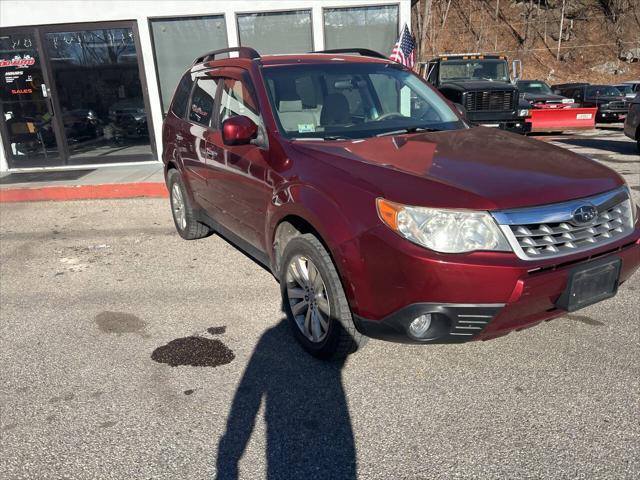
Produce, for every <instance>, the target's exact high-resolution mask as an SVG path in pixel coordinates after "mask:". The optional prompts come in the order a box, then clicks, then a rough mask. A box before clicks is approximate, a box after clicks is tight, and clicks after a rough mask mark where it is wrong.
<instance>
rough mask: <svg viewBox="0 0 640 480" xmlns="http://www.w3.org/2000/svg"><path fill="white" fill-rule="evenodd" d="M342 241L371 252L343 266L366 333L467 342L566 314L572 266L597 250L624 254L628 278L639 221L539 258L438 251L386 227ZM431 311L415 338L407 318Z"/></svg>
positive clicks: (637, 262)
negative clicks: (428, 323) (609, 237)
mask: <svg viewBox="0 0 640 480" xmlns="http://www.w3.org/2000/svg"><path fill="white" fill-rule="evenodd" d="M398 242H402V243H401V244H398ZM407 244H408V245H407ZM344 247H345V248H346V249H347V250H349V249H351V248H357V249H359V252H358V258H363V259H366V261H365V262H362V263H361V264H360V265H359V266H358V267H356V266H345V267H346V268H347V269H348V270H350V271H348V272H346V274H347V275H349V276H350V282H349V283H348V284H347V285H348V288H347V290H349V292H350V293H351V295H350V303H351V305H352V310H353V313H354V322H355V324H356V328H357V329H358V330H359V331H360V332H361V333H362V334H364V335H367V336H370V337H373V338H379V339H384V340H388V341H395V342H402V343H461V342H466V341H469V340H488V339H491V338H495V337H499V336H502V335H505V334H507V333H509V332H510V331H512V330H520V329H523V328H528V327H531V326H533V325H535V324H537V323H540V322H542V321H545V320H551V319H553V318H556V317H559V316H562V315H564V314H566V313H567V312H566V311H565V310H562V309H560V308H558V307H557V306H556V302H557V300H558V298H559V297H560V295H561V294H562V293H563V292H564V290H565V288H566V286H567V281H568V279H569V275H570V273H571V271H572V269H573V268H575V267H576V266H578V265H582V264H585V263H587V262H590V261H593V260H595V259H596V258H598V259H600V258H607V257H611V258H613V257H618V258H621V259H622V268H621V271H620V280H619V283H620V284H622V283H623V282H624V281H626V280H627V279H628V278H629V277H630V276H631V275H632V274H633V273H634V272H635V271H636V270H637V269H638V267H639V266H640V226H638V224H636V229H635V230H634V231H633V232H632V233H631V234H630V235H628V236H626V237H625V238H622V239H620V241H618V242H616V243H613V244H609V245H604V246H602V247H601V248H598V249H594V250H591V251H588V252H585V253H583V254H582V255H573V256H566V257H561V258H554V259H548V260H545V261H535V262H533V261H526V260H521V259H518V258H517V257H516V256H515V255H514V254H513V253H502V252H474V253H470V254H461V255H444V254H437V253H435V252H430V251H428V250H426V249H424V248H421V247H418V246H416V245H413V244H409V242H407V241H406V240H404V239H402V238H400V237H399V236H397V235H396V234H395V233H393V232H391V231H390V230H389V229H386V227H384V228H382V229H374V230H372V231H370V232H368V233H367V234H366V235H364V236H363V237H362V238H361V239H359V241H358V242H357V245H356V244H351V245H345V246H344ZM354 253H355V252H354ZM343 258H344V257H343ZM356 269H357V271H354V270H356ZM356 292H357V293H356ZM425 313H432V314H435V315H434V316H433V317H432V318H433V322H432V325H433V327H432V329H430V330H429V335H428V336H427V338H425V339H416V338H414V337H412V336H411V335H410V334H409V331H408V326H409V324H410V322H411V321H412V320H413V319H415V318H416V317H418V316H420V315H422V314H425ZM470 320H473V321H476V322H479V323H470V322H469V321H470ZM480 322H482V323H480ZM461 327H481V328H461ZM460 333H465V335H460Z"/></svg>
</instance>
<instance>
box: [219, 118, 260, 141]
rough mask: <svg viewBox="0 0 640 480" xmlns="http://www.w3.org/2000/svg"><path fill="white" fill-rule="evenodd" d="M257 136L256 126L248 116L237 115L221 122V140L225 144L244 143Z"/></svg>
mask: <svg viewBox="0 0 640 480" xmlns="http://www.w3.org/2000/svg"><path fill="white" fill-rule="evenodd" d="M257 136H258V126H257V125H256V124H255V123H254V121H253V120H251V119H250V118H249V117H246V116H244V115H238V116H237V117H231V118H227V119H226V120H225V121H224V122H222V141H223V142H224V144H225V145H246V144H247V143H251V140H253V139H254V138H256V137H257Z"/></svg>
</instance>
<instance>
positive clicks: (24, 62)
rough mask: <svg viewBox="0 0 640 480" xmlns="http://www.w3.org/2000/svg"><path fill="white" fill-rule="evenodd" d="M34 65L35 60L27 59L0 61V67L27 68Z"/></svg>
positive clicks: (18, 58)
mask: <svg viewBox="0 0 640 480" xmlns="http://www.w3.org/2000/svg"><path fill="white" fill-rule="evenodd" d="M35 63H36V59H35V58H32V57H29V58H20V57H16V58H12V59H11V60H5V59H4V58H2V59H0V67H29V66H31V65H34V64H35Z"/></svg>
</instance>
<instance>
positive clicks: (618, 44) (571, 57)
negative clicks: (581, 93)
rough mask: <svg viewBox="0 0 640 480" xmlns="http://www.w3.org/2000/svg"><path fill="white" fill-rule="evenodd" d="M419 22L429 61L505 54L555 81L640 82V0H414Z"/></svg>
mask: <svg viewBox="0 0 640 480" xmlns="http://www.w3.org/2000/svg"><path fill="white" fill-rule="evenodd" d="M412 23H413V25H412V30H413V32H414V34H415V36H416V40H417V42H418V45H419V51H418V58H419V59H420V60H422V61H424V60H427V59H429V58H431V57H432V56H434V55H439V54H444V53H462V52H482V53H498V54H504V55H506V56H507V57H508V58H509V59H516V58H519V59H520V60H522V65H523V78H529V79H543V80H546V81H548V82H549V83H560V82H568V81H586V82H590V83H596V82H605V83H615V82H621V81H624V80H640V0H414V2H412Z"/></svg>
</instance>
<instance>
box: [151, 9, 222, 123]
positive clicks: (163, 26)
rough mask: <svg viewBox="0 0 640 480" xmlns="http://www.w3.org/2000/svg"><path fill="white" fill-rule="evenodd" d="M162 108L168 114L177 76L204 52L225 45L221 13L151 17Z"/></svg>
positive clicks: (176, 83) (178, 77) (177, 79)
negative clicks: (196, 15)
mask: <svg viewBox="0 0 640 480" xmlns="http://www.w3.org/2000/svg"><path fill="white" fill-rule="evenodd" d="M150 24H151V36H152V39H153V47H154V56H155V62H156V70H157V72H158V82H159V84H160V96H161V98H162V110H163V112H164V113H167V111H168V110H169V104H170V103H171V97H172V95H173V92H174V90H175V88H176V85H178V81H179V80H180V77H181V76H182V74H183V73H184V72H185V70H186V69H187V68H189V66H190V65H191V63H192V62H193V59H194V58H196V57H198V56H199V55H202V54H203V53H206V52H210V51H211V50H217V49H220V48H227V47H228V45H229V44H228V42H227V27H226V23H225V19H224V15H214V16H206V17H181V18H158V19H152V20H150Z"/></svg>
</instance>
